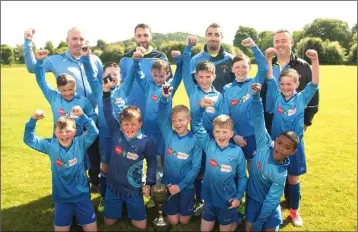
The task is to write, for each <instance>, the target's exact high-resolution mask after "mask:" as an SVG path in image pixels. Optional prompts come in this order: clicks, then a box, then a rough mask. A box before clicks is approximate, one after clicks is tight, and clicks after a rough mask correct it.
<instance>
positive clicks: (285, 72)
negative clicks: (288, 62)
mask: <svg viewBox="0 0 358 232" xmlns="http://www.w3.org/2000/svg"><path fill="white" fill-rule="evenodd" d="M282 77H291V78H292V79H293V82H295V83H298V81H299V80H298V78H299V74H298V72H297V71H296V70H295V69H292V68H288V69H284V70H282V72H281V74H280V78H279V80H280V81H281V78H282Z"/></svg>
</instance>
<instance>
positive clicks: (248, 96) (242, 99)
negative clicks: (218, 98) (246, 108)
mask: <svg viewBox="0 0 358 232" xmlns="http://www.w3.org/2000/svg"><path fill="white" fill-rule="evenodd" d="M249 99H250V94H246V95H245V96H242V97H241V98H239V99H233V100H231V105H232V106H236V105H237V104H240V103H243V102H246V101H247V100H249Z"/></svg>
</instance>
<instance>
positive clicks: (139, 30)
mask: <svg viewBox="0 0 358 232" xmlns="http://www.w3.org/2000/svg"><path fill="white" fill-rule="evenodd" d="M134 39H135V41H136V44H137V46H138V47H143V48H144V49H145V50H146V52H145V53H144V56H143V58H144V59H141V64H142V70H143V72H144V74H145V75H146V76H148V77H149V76H150V70H151V63H152V62H153V61H155V60H157V59H163V60H165V61H167V62H168V58H167V56H166V55H165V53H163V52H161V51H158V50H156V49H154V48H153V47H152V46H150V42H151V41H152V30H151V28H150V27H149V25H148V24H144V23H140V24H138V25H137V26H136V27H135V28H134ZM135 51H136V48H135V49H133V50H131V51H129V52H128V53H126V54H124V56H123V58H122V59H121V61H120V68H121V70H120V71H121V76H122V78H126V76H127V75H128V72H129V69H130V67H132V65H133V59H132V56H133V53H134V52H135ZM142 99H144V93H143V91H142V89H141V88H140V87H139V85H138V83H137V82H136V81H134V84H133V88H132V91H131V93H130V95H129V97H128V104H129V105H133V106H138V107H139V109H140V111H141V112H142V117H143V118H144V116H145V115H144V112H145V101H143V100H142Z"/></svg>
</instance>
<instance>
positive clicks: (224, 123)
mask: <svg viewBox="0 0 358 232" xmlns="http://www.w3.org/2000/svg"><path fill="white" fill-rule="evenodd" d="M215 126H217V127H220V128H227V127H228V128H230V129H231V130H233V129H234V122H233V121H232V119H231V118H230V116H229V115H226V114H221V115H219V116H217V117H216V118H215V119H214V121H213V127H215Z"/></svg>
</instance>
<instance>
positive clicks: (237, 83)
mask: <svg viewBox="0 0 358 232" xmlns="http://www.w3.org/2000/svg"><path fill="white" fill-rule="evenodd" d="M249 81H250V78H249V77H248V76H246V79H245V80H244V81H243V82H238V81H237V80H236V78H235V80H234V81H233V82H232V85H240V83H246V82H249Z"/></svg>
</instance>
